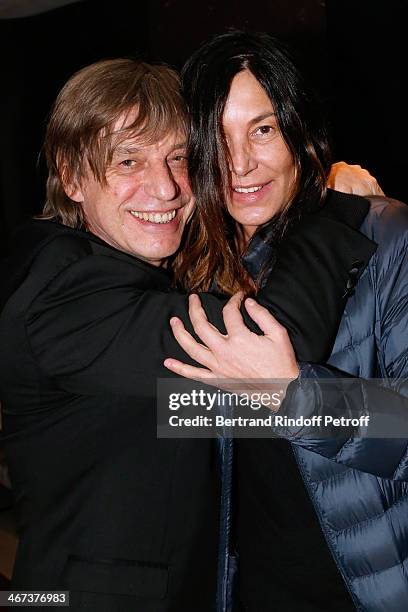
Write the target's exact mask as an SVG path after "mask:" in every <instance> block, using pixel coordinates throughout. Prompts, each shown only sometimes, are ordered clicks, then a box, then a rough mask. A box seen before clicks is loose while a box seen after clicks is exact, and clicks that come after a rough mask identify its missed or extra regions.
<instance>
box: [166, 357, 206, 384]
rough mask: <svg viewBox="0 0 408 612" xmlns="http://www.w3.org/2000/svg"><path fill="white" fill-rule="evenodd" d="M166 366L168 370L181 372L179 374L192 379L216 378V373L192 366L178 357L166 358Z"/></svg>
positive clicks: (176, 372)
mask: <svg viewBox="0 0 408 612" xmlns="http://www.w3.org/2000/svg"><path fill="white" fill-rule="evenodd" d="M164 366H165V367H166V368H167V369H168V370H171V372H174V373H175V374H179V376H184V378H190V379H191V380H211V379H215V378H216V376H215V374H213V373H212V372H210V371H209V370H205V369H204V368H197V367H195V366H191V365H189V364H187V363H183V362H182V361H178V360H177V359H165V360H164Z"/></svg>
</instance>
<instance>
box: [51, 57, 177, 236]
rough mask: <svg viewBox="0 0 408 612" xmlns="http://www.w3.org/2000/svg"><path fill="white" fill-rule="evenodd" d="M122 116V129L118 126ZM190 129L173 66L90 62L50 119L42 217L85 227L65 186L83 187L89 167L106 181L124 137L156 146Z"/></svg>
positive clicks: (59, 99) (62, 95)
mask: <svg viewBox="0 0 408 612" xmlns="http://www.w3.org/2000/svg"><path fill="white" fill-rule="evenodd" d="M121 118H124V119H125V120H124V121H123V127H122V128H121V129H119V130H118V129H117V127H116V130H115V126H117V123H118V121H119V119H121ZM126 119H128V120H126ZM186 129H187V116H186V109H185V105H184V101H183V98H182V96H181V94H180V84H179V77H178V75H177V73H176V72H175V71H174V70H172V69H170V68H168V67H167V66H163V65H150V64H147V63H145V62H142V61H139V60H133V59H112V60H104V61H100V62H97V63H95V64H91V65H90V66H86V67H85V68H83V69H82V70H80V71H79V72H77V73H76V74H74V75H73V76H72V77H71V78H70V79H69V81H68V82H67V83H66V84H65V86H64V87H63V88H62V90H61V91H60V93H59V95H58V97H57V99H56V101H55V104H54V106H53V109H52V112H51V116H50V120H49V122H48V126H47V131H46V136H45V142H44V151H45V156H46V160H47V165H48V180H47V200H46V203H45V206H44V209H43V213H42V215H41V218H43V219H49V220H54V221H57V222H59V223H62V224H63V225H67V226H69V227H73V228H77V229H79V228H81V227H82V228H83V227H86V223H85V218H84V214H83V210H82V206H81V205H80V204H78V203H76V202H74V201H73V200H71V199H70V198H69V196H68V195H67V193H66V190H67V191H68V192H69V190H70V187H73V186H75V185H78V184H79V183H80V181H81V178H83V177H84V175H85V173H86V171H89V170H90V171H91V172H92V173H93V175H94V177H95V178H96V180H98V181H99V182H100V183H102V184H104V183H105V182H106V170H107V168H108V166H109V164H110V163H111V161H112V157H113V153H114V150H115V148H116V147H117V146H118V145H119V144H120V143H121V142H123V141H124V140H127V139H128V138H132V137H135V136H136V137H137V138H138V139H140V140H141V141H142V142H144V143H146V144H151V143H153V142H155V141H157V140H159V139H161V138H163V136H164V135H166V134H167V133H169V132H170V131H173V130H175V131H181V130H182V131H184V132H185V131H186Z"/></svg>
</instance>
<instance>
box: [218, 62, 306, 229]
mask: <svg viewBox="0 0 408 612" xmlns="http://www.w3.org/2000/svg"><path fill="white" fill-rule="evenodd" d="M222 125H223V131H224V135H225V138H226V141H227V144H228V149H229V154H230V171H231V179H230V187H231V188H230V195H229V198H228V199H227V200H228V201H227V207H228V211H229V213H230V214H231V216H232V217H233V218H234V219H235V220H236V221H237V222H238V223H240V224H241V225H242V226H243V230H244V235H245V238H246V239H249V238H250V237H251V236H252V235H253V234H254V232H255V231H256V229H257V228H258V227H259V226H260V225H263V224H264V223H266V222H267V221H270V220H271V219H272V217H274V216H275V215H276V214H277V213H278V212H279V211H280V210H281V209H282V208H283V207H284V206H285V204H286V203H287V202H288V200H289V198H290V196H291V192H292V188H293V185H294V182H295V165H294V162H293V159H292V155H291V153H290V151H289V149H288V147H287V145H286V143H285V141H284V139H283V137H282V135H281V133H280V131H279V127H278V122H277V118H276V116H275V113H274V108H273V106H272V103H271V101H270V99H269V97H268V95H267V94H266V92H265V90H264V89H263V87H262V86H261V85H260V84H259V83H258V81H257V80H256V78H255V77H254V76H253V75H252V73H251V72H249V71H248V70H244V71H242V72H239V73H238V74H237V75H236V76H235V77H234V79H233V81H232V83H231V88H230V92H229V95H228V98H227V102H226V105H225V110H224V114H223V117H222Z"/></svg>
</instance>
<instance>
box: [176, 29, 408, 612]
mask: <svg viewBox="0 0 408 612" xmlns="http://www.w3.org/2000/svg"><path fill="white" fill-rule="evenodd" d="M182 79H183V87H184V93H185V96H186V100H187V104H188V106H189V110H190V113H191V135H190V143H189V164H190V178H191V182H192V186H193V190H194V192H195V195H196V198H197V205H198V209H199V215H198V216H197V218H196V219H195V220H193V223H192V226H191V228H190V240H189V242H188V246H187V248H188V249H189V256H188V257H186V253H184V260H183V261H181V262H179V261H176V262H175V268H176V274H178V275H179V277H180V278H184V279H187V280H188V283H189V285H190V287H191V288H192V289H194V290H203V289H204V290H206V289H208V288H209V287H211V286H217V287H218V288H219V289H220V290H221V291H223V292H225V293H227V294H233V293H234V292H235V291H237V290H239V289H243V290H244V292H246V293H247V294H248V293H250V292H252V293H253V294H256V292H257V290H258V289H259V288H260V287H262V286H263V284H264V282H265V280H266V279H267V278H268V276H269V274H270V273H271V270H272V269H273V267H274V265H276V261H278V260H279V261H282V260H283V261H284V257H285V245H286V243H287V239H288V236H290V235H293V233H296V228H297V227H298V226H299V224H308V225H309V226H310V227H311V228H312V230H311V234H310V242H309V245H308V249H309V255H310V252H313V249H314V247H315V245H316V244H320V243H324V241H325V240H327V239H328V237H327V236H325V235H321V234H320V233H319V228H320V220H321V218H325V219H327V217H329V218H331V219H333V223H340V224H343V226H344V227H346V228H347V231H345V233H344V234H340V233H339V234H338V235H337V234H336V232H335V233H334V235H332V236H331V238H330V240H331V241H333V239H334V244H335V247H336V249H335V250H338V251H339V252H342V251H347V249H349V247H350V244H351V243H349V242H348V241H347V240H348V238H347V237H348V234H347V232H349V234H350V236H351V235H352V236H353V238H354V239H355V241H356V242H354V243H353V249H355V250H354V251H352V252H351V251H350V257H351V259H350V268H349V270H348V271H347V275H346V277H345V295H346V296H347V297H348V298H349V299H348V302H347V304H346V308H345V311H344V315H343V318H342V320H341V323H340V326H339V330H338V333H337V337H336V339H335V342H334V346H333V348H332V351H331V354H328V355H327V361H326V362H325V363H322V364H319V365H316V364H312V363H307V362H306V363H299V364H298V370H297V371H298V373H299V377H298V379H297V380H295V381H294V382H293V383H292V385H291V387H292V391H291V395H290V397H291V400H290V401H292V402H295V404H296V405H297V413H298V414H302V410H303V411H306V409H307V408H309V407H310V402H311V401H312V402H313V404H314V405H315V406H316V409H322V406H323V405H324V403H325V401H326V400H327V398H326V397H325V393H324V389H323V388H322V386H321V385H320V384H319V380H320V379H321V378H327V377H332V378H333V379H336V377H340V378H341V377H342V376H345V375H346V374H344V373H347V375H348V376H352V377H359V378H356V379H355V380H356V384H357V389H358V392H357V393H356V395H355V396H353V398H352V399H350V398H349V397H346V394H344V393H343V392H342V388H341V385H340V383H339V387H338V391H339V395H338V397H337V400H338V406H337V407H339V406H341V407H344V410H346V409H350V406H351V408H353V409H355V410H356V412H358V411H360V412H364V411H366V412H369V411H370V410H371V411H373V410H376V409H377V408H379V407H380V406H379V404H378V402H379V403H380V404H381V406H384V404H386V405H387V408H388V409H389V410H390V411H391V412H393V411H397V410H399V409H401V408H402V409H403V407H404V405H406V399H404V398H405V397H406V396H407V395H408V388H407V383H406V379H407V376H408V352H407V344H408V343H407V330H408V269H407V266H406V265H405V264H406V247H407V243H408V209H407V208H406V207H405V206H404V205H403V204H401V203H399V202H396V201H392V200H387V199H385V198H372V199H370V200H369V201H368V200H364V199H361V198H356V197H353V196H344V195H342V194H339V193H336V192H332V191H330V190H327V188H326V180H327V175H328V169H329V165H330V148H329V145H328V140H327V135H326V131H325V128H324V123H323V121H322V113H321V110H320V107H319V106H318V104H317V103H316V100H315V98H314V97H313V95H312V94H311V92H310V90H309V88H308V87H307V85H306V83H305V81H304V79H303V78H302V76H301V74H300V72H299V71H298V69H297V68H296V66H295V64H294V62H293V60H292V59H291V57H290V55H289V54H288V52H287V50H286V49H285V48H284V47H283V46H282V45H281V44H280V43H279V42H278V41H276V40H275V39H273V38H271V37H269V36H267V35H265V34H248V33H244V32H230V33H228V34H225V35H222V36H218V37H216V38H214V39H213V40H211V41H210V42H208V43H206V44H204V45H203V46H202V47H201V48H200V49H199V50H198V51H197V52H196V53H195V54H194V55H193V56H192V58H191V59H190V60H189V61H188V63H187V65H186V66H185V68H184V71H183V75H182ZM313 228H314V233H313ZM333 236H334V238H333ZM356 245H357V246H356ZM331 246H332V247H333V244H332V245H331ZM292 255H293V253H292ZM298 256H299V261H301V260H302V253H301V252H299V253H298ZM330 257H331V255H330V254H328V259H327V260H325V259H324V258H321V257H316V261H315V266H314V269H313V270H310V282H311V283H318V282H319V279H321V282H322V283H324V273H325V271H326V268H327V267H328V266H329V263H330V259H329V258H330ZM185 262H188V267H187V263H185ZM367 262H368V265H366V264H367ZM287 282H288V283H290V282H291V278H290V271H288V280H287ZM292 289H293V287H292ZM249 304H251V316H253V317H254V318H255V320H256V322H257V323H258V324H259V326H260V327H261V329H262V330H263V331H264V332H265V335H264V338H263V340H264V342H263V344H262V345H261V344H260V339H259V337H257V339H255V337H253V335H252V334H250V333H247V335H246V336H243V337H244V338H245V348H246V350H247V353H246V355H247V356H248V354H251V353H250V352H248V351H249V348H250V347H253V350H252V354H253V357H254V358H253V360H252V361H251V363H249V361H248V357H246V359H245V358H243V356H242V351H240V350H239V349H238V350H237V344H236V343H235V345H234V344H233V343H232V338H230V337H229V336H228V335H222V334H220V333H219V332H218V331H217V330H215V329H214V328H213V327H212V326H211V325H210V324H209V323H208V322H207V321H206V317H205V313H204V311H203V310H202V309H201V307H200V305H199V304H198V303H197V299H194V298H193V300H192V306H191V316H192V322H193V325H194V327H195V330H196V332H197V335H198V336H199V337H200V338H201V340H202V344H199V343H197V342H196V341H195V340H194V339H193V337H192V336H191V335H190V334H188V332H187V331H186V330H185V329H184V327H183V325H182V323H181V322H180V321H179V320H173V321H172V326H173V331H174V333H175V336H176V338H177V339H178V341H179V343H180V344H181V345H182V347H183V348H184V350H186V352H187V353H189V354H190V355H191V356H192V357H193V358H194V359H195V360H196V361H198V362H199V363H201V364H202V365H203V366H204V367H203V368H199V367H194V366H191V365H187V364H182V363H180V362H177V361H175V360H172V359H169V360H167V361H166V365H167V366H168V367H169V368H170V369H171V370H173V371H174V372H176V373H178V374H181V375H183V376H186V377H189V378H193V379H196V378H198V379H200V378H205V379H206V380H207V381H208V382H210V383H211V381H212V380H213V379H217V378H218V379H219V378H222V377H229V378H234V377H235V378H240V377H246V378H256V377H258V378H275V377H277V376H281V377H282V378H285V377H287V378H291V379H293V363H292V361H291V360H290V359H287V358H288V357H290V356H291V355H292V354H293V349H292V347H291V346H290V342H289V343H287V344H286V345H285V344H281V345H280V347H279V351H277V350H276V347H274V342H273V341H272V339H271V337H270V336H269V335H268V329H272V326H273V324H274V323H273V318H272V317H271V316H270V315H269V314H267V313H266V312H265V311H263V309H262V308H261V307H259V308H257V307H256V306H255V307H254V305H253V302H249ZM324 308H325V306H323V311H324ZM234 325H235V329H237V328H238V327H239V321H238V319H237V318H236V317H235V319H234ZM268 326H269V327H268ZM242 333H243V334H244V333H245V332H244V331H243V332H242ZM289 335H290V333H289ZM268 340H271V342H269V343H268ZM292 340H293V338H292ZM312 341H313V339H312ZM316 341H317V339H316ZM291 351H292V353H291ZM297 357H298V359H299V354H298V355H297ZM303 359H304V358H303ZM285 360H286V361H285ZM306 361H307V360H306ZM286 362H287V363H289V364H290V368H288V369H287V373H286V374H285V368H284V367H283V366H282V364H284V363H286ZM380 376H381V377H382V378H383V379H384V381H385V380H386V381H387V382H386V383H385V384H386V385H388V386H391V387H393V389H392V390H384V389H383V388H382V387H381V393H379V392H377V393H376V391H378V388H379V387H376V388H374V387H372V386H370V384H369V383H368V382H367V380H366V379H369V378H374V377H380ZM340 378H339V380H340ZM303 379H312V380H313V381H314V383H315V384H314V385H313V393H312V399H311V396H310V392H311V391H310V388H311V387H309V395H307V393H306V392H305V391H304V390H303V387H302V381H303ZM306 396H307V397H306ZM308 402H309V403H308ZM350 402H351V404H350ZM353 402H354V404H353ZM377 433H378V432H377ZM288 437H289V438H290V436H289V434H288ZM292 441H293V442H294V443H293V444H289V443H288V442H287V441H285V440H279V441H277V440H250V439H249V440H239V441H238V444H237V445H236V456H237V470H236V474H237V512H236V530H235V531H236V536H235V537H234V539H233V545H232V548H233V549H235V548H236V549H237V550H238V555H239V573H238V576H239V599H240V605H241V606H242V608H243V609H244V610H249V611H250V612H264V611H269V610H271V611H272V610H273V611H274V612H278V611H282V612H283V611H285V612H290V611H292V610H293V611H295V610H296V611H298V610H301V611H302V612H314V611H316V610H325V611H326V610H327V609H328V608H330V609H331V610H333V611H337V612H345V611H346V610H351V609H355V608H357V609H359V610H368V611H370V612H374V611H375V612H380V611H384V612H385V611H387V612H402V610H404V609H406V608H407V607H408V581H407V580H406V551H407V550H408V521H407V518H406V517H407V515H408V514H407V512H408V492H407V488H406V481H407V480H408V461H406V457H407V440H406V439H388V440H383V439H375V440H374V439H370V438H367V439H366V438H363V437H352V436H350V435H347V432H346V433H344V434H341V436H340V438H333V437H327V438H325V439H320V440H307V439H293V440H292ZM224 569H226V568H224ZM224 582H225V581H224ZM224 609H225V608H224Z"/></svg>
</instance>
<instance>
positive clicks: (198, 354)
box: [170, 317, 212, 368]
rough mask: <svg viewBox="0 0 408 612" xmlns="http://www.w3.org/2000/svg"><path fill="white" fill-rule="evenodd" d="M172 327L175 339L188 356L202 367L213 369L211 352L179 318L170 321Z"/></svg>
mask: <svg viewBox="0 0 408 612" xmlns="http://www.w3.org/2000/svg"><path fill="white" fill-rule="evenodd" d="M170 325H171V329H172V332H173V335H174V337H175V339H176V340H177V342H178V343H179V345H180V346H181V348H182V349H183V350H184V351H185V352H186V353H187V355H189V357H191V358H192V359H194V361H197V362H198V363H200V364H201V365H203V366H205V367H207V368H208V367H211V364H212V360H211V357H212V355H211V351H209V350H208V348H207V347H206V346H204V345H203V344H200V343H199V342H197V340H195V338H193V336H192V335H191V334H190V333H189V332H188V331H187V330H186V328H185V327H184V324H183V322H182V321H181V320H180V319H178V318H177V317H172V318H171V319H170Z"/></svg>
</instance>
